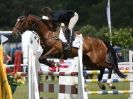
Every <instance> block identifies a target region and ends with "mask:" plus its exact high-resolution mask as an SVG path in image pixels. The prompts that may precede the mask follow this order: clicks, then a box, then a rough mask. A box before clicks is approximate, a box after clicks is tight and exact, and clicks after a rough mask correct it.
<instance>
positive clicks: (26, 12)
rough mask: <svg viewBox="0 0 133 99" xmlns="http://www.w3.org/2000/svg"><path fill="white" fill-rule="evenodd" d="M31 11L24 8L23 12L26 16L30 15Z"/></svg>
mask: <svg viewBox="0 0 133 99" xmlns="http://www.w3.org/2000/svg"><path fill="white" fill-rule="evenodd" d="M29 12H30V11H29V10H26V9H24V10H23V13H22V14H23V15H24V16H28V15H29Z"/></svg>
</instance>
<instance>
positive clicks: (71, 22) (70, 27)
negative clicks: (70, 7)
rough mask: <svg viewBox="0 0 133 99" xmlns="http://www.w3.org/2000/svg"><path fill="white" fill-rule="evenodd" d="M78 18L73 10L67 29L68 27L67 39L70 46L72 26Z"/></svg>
mask: <svg viewBox="0 0 133 99" xmlns="http://www.w3.org/2000/svg"><path fill="white" fill-rule="evenodd" d="M78 18H79V16H78V14H77V13H76V12H75V13H74V16H73V17H72V18H71V19H70V21H69V24H68V29H69V32H70V36H69V39H68V44H69V46H70V47H71V45H72V37H73V28H74V26H75V24H76V23H77V21H78Z"/></svg>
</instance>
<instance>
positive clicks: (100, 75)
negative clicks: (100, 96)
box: [98, 68, 106, 90]
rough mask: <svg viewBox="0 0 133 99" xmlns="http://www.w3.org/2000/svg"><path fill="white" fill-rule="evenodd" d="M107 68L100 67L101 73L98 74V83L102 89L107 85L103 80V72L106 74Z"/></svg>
mask: <svg viewBox="0 0 133 99" xmlns="http://www.w3.org/2000/svg"><path fill="white" fill-rule="evenodd" d="M104 71H105V68H103V69H100V74H99V75H98V85H99V87H100V88H101V89H102V90H105V89H106V87H105V85H104V84H103V83H102V82H101V80H102V78H103V74H104Z"/></svg>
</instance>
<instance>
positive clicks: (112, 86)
mask: <svg viewBox="0 0 133 99" xmlns="http://www.w3.org/2000/svg"><path fill="white" fill-rule="evenodd" d="M108 70H109V74H108V81H107V83H108V85H109V87H110V88H111V89H115V88H116V87H115V86H114V85H113V84H112V82H111V75H112V70H113V68H108Z"/></svg>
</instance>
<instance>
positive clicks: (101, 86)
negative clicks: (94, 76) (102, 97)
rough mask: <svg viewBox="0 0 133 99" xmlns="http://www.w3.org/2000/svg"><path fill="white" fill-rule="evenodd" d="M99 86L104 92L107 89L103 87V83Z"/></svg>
mask: <svg viewBox="0 0 133 99" xmlns="http://www.w3.org/2000/svg"><path fill="white" fill-rule="evenodd" d="M98 85H99V87H100V89H102V90H105V89H106V87H105V85H103V84H101V83H98Z"/></svg>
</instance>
